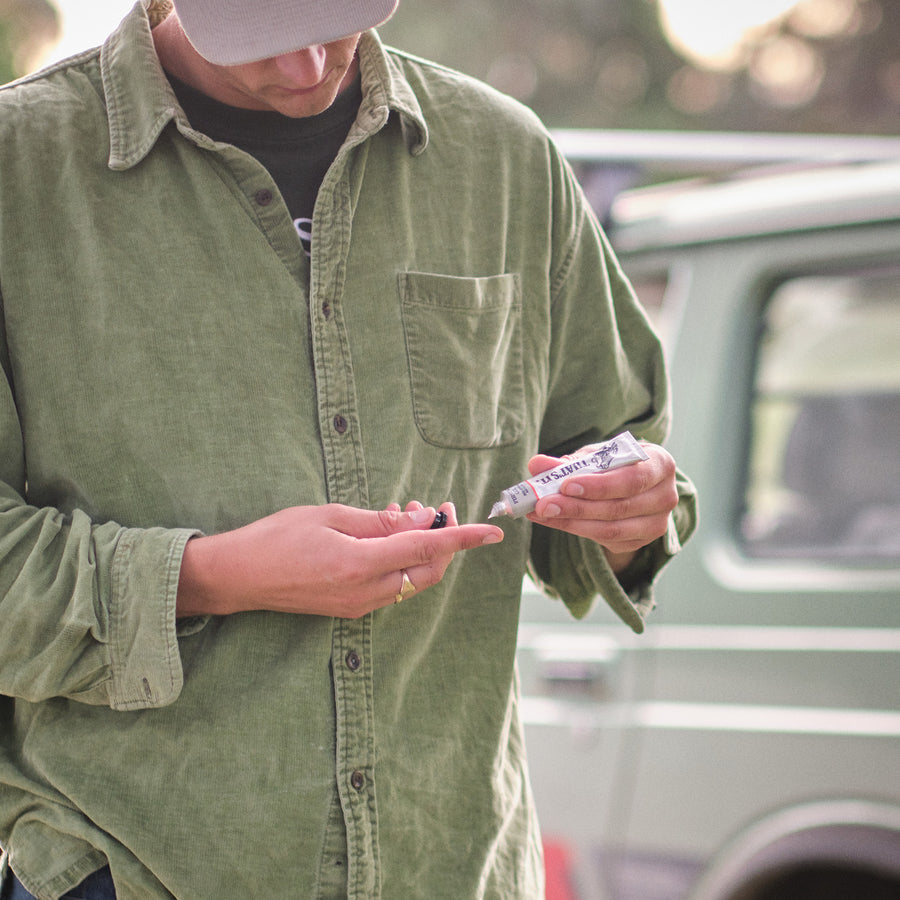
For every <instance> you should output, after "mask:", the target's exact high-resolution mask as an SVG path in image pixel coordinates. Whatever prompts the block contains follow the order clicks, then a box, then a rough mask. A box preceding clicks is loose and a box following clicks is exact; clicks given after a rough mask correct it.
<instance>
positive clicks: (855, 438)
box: [741, 268, 900, 560]
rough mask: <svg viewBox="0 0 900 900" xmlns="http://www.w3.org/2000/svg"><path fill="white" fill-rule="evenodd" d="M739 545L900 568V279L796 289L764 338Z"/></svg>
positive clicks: (859, 274) (781, 303)
mask: <svg viewBox="0 0 900 900" xmlns="http://www.w3.org/2000/svg"><path fill="white" fill-rule="evenodd" d="M751 431H752V434H751V439H750V458H749V466H748V476H747V486H746V492H745V501H744V509H743V514H742V517H741V539H742V541H743V544H744V547H745V550H746V551H747V552H748V553H749V554H750V555H753V556H763V557H781V558H792V557H793V558H827V559H838V560H840V559H843V560H853V559H872V558H897V557H900V270H898V269H895V268H889V269H888V268H886V269H878V270H867V271H855V272H849V273H843V274H838V275H825V276H818V277H801V278H793V279H790V280H788V281H786V282H784V283H782V284H781V285H780V286H779V287H778V289H777V290H776V291H775V292H774V294H773V296H772V298H771V301H770V303H769V304H768V306H767V308H766V312H765V315H764V320H763V323H762V327H761V330H760V344H759V348H758V363H757V368H756V380H755V386H754V397H753V402H752V425H751Z"/></svg>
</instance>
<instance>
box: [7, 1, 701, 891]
mask: <svg viewBox="0 0 900 900" xmlns="http://www.w3.org/2000/svg"><path fill="white" fill-rule="evenodd" d="M360 60H361V71H362V83H363V93H364V99H363V103H362V107H361V109H360V111H359V115H358V118H357V121H356V124H355V125H354V126H353V128H352V129H351V131H350V134H349V135H348V137H347V140H346V142H345V144H344V146H343V148H342V150H341V151H340V153H339V155H338V157H337V159H336V160H335V162H334V164H333V165H332V167H331V168H330V170H329V172H328V174H327V176H326V178H325V181H324V183H323V185H322V187H321V190H320V193H319V196H318V200H317V204H316V209H315V219H314V228H313V232H314V242H313V251H312V257H311V259H310V260H307V259H306V258H305V256H304V254H303V252H302V249H301V246H300V243H299V239H298V237H297V233H296V231H295V229H294V226H293V224H292V222H291V219H290V216H289V214H288V212H287V209H286V208H285V206H284V203H283V201H282V199H281V197H280V195H279V193H278V190H277V187H276V185H275V184H274V182H273V181H272V179H271V178H270V176H269V174H268V173H267V172H266V171H265V169H264V168H263V167H262V166H261V165H260V164H259V163H257V162H256V161H255V160H254V159H253V158H251V157H250V156H248V155H246V154H244V153H242V152H241V151H239V150H237V149H235V148H233V147H230V146H227V145H221V144H215V143H214V142H212V141H211V140H209V139H208V138H207V137H205V136H204V135H202V134H199V133H197V132H195V131H193V130H192V129H191V127H190V125H189V123H188V122H187V121H186V120H185V118H184V115H183V113H182V112H181V110H180V109H179V107H178V105H177V103H176V101H175V97H174V95H173V93H172V91H171V89H170V87H169V85H168V82H167V80H166V79H165V76H164V74H163V72H162V70H161V68H160V66H159V63H158V61H157V58H156V56H155V53H154V49H153V44H152V39H151V35H150V31H149V26H148V22H147V18H146V14H145V13H144V11H143V9H142V7H141V6H140V4H138V5H137V6H136V7H135V8H134V10H133V11H132V12H131V13H130V14H129V15H128V17H127V18H126V19H125V20H124V21H123V24H122V25H121V26H120V27H119V29H118V30H117V31H116V32H115V33H113V35H112V36H111V37H110V38H109V39H108V40H107V41H106V43H105V44H104V45H103V47H102V49H100V50H98V51H96V52H89V53H86V54H83V55H81V56H79V57H76V58H74V59H71V60H68V61H66V62H64V63H61V64H59V65H56V66H54V67H52V68H50V69H49V70H46V71H44V72H42V73H39V74H37V75H35V76H32V77H29V78H27V79H24V80H23V81H21V82H19V83H17V84H15V85H12V86H8V87H6V88H4V89H3V90H2V91H0V293H2V319H0V324H2V328H3V332H2V335H0V361H2V366H3V370H4V372H5V375H6V378H5V379H3V380H2V383H0V480H2V484H0V617H2V619H0V621H2V626H0V694H2V695H3V696H0V846H2V847H3V848H4V850H5V851H6V853H7V854H8V859H9V862H10V864H11V866H12V868H13V869H14V870H15V871H16V874H17V875H18V876H19V878H20V879H21V880H22V881H23V882H24V883H25V884H26V886H28V887H29V888H30V890H32V891H33V892H35V893H37V894H38V896H39V897H41V898H45V897H56V896H58V895H59V894H60V893H61V892H63V891H64V890H66V889H68V888H70V887H71V886H73V885H74V884H76V883H78V882H79V881H80V880H81V879H83V878H84V876H85V875H87V874H88V873H89V872H91V871H92V870H94V869H96V868H98V867H99V866H101V865H103V864H104V863H105V862H106V861H108V862H109V864H110V866H111V868H112V872H113V876H114V879H115V881H116V885H117V889H118V891H119V895H120V896H121V897H122V898H129V900H131V898H138V900H139V898H145V897H146V898H150V897H153V898H156V897H170V896H175V897H178V898H182V900H228V898H240V900H246V898H248V897H266V898H295V897H296V898H312V897H336V896H348V897H353V898H366V900H371V898H378V897H383V898H387V900H409V898H414V897H425V896H427V897H430V898H434V897H441V898H452V900H462V898H476V897H493V898H503V900H513V898H536V897H539V896H540V895H541V891H542V887H541V884H542V873H541V852H540V838H539V833H538V828H537V824H536V818H535V814H534V809H533V805H532V801H531V796H530V791H529V786H528V778H527V770H526V761H525V750H524V747H523V740H522V729H521V725H520V721H519V716H518V711H517V702H518V689H517V684H516V678H515V649H516V627H517V618H518V610H519V596H520V588H521V582H522V577H523V573H524V572H525V571H526V567H527V566H529V565H530V566H531V569H532V572H533V575H534V577H535V578H536V579H537V580H538V581H539V582H541V583H543V585H544V586H545V587H546V589H547V591H548V593H549V594H550V595H551V596H552V597H556V598H561V599H562V600H563V601H564V602H566V603H568V604H569V605H570V607H571V609H572V611H573V613H574V614H575V615H577V616H581V615H584V614H585V613H586V612H587V611H588V609H589V608H590V606H591V604H592V603H593V602H594V598H595V597H597V596H598V595H599V596H602V597H603V598H604V599H605V600H606V602H608V603H609V604H610V605H611V606H612V607H613V609H615V610H616V612H618V614H619V615H620V616H621V617H622V619H623V620H624V621H625V623H626V624H627V625H629V626H630V627H631V628H633V629H635V630H638V631H639V630H641V628H642V621H643V619H644V617H645V615H646V613H647V612H648V611H649V610H650V608H651V607H652V589H651V583H652V581H653V579H654V577H655V575H656V573H657V572H658V570H659V569H660V567H661V566H662V564H663V563H664V562H665V560H666V559H668V557H669V556H671V555H672V554H673V553H674V552H675V551H676V550H677V549H678V546H679V542H680V539H683V538H684V537H686V535H687V534H688V533H689V532H690V530H691V529H692V527H693V504H692V496H691V491H690V487H689V484H688V483H687V481H686V480H685V479H681V481H680V485H681V488H682V491H683V495H684V496H683V501H682V504H681V505H680V507H679V509H678V510H676V512H675V514H674V515H673V517H672V526H671V528H670V532H669V534H668V535H667V536H666V538H664V539H662V540H661V541H659V542H657V543H656V544H655V545H653V546H652V547H651V549H650V551H648V552H647V553H645V554H643V555H642V560H643V563H642V565H640V566H638V567H637V570H636V571H634V572H632V573H631V580H630V582H629V585H628V586H629V591H628V592H626V591H625V590H624V589H623V587H622V586H621V585H620V584H619V583H618V582H617V580H616V579H615V577H614V576H613V574H612V573H611V571H610V570H609V568H608V566H607V565H606V563H605V561H604V557H603V553H602V551H601V550H600V548H599V547H597V546H596V545H594V544H591V543H590V542H586V541H583V540H579V539H576V538H571V537H569V536H566V535H562V534H560V533H558V532H553V531H550V530H547V529H543V528H535V527H534V526H532V525H531V524H530V523H528V522H527V521H525V520H516V521H512V520H506V521H504V522H503V527H504V530H505V532H506V539H505V541H504V542H503V543H502V544H499V545H496V546H494V547H489V548H483V549H481V550H477V551H470V552H468V553H465V554H460V555H458V556H457V557H456V559H455V560H454V561H453V563H452V564H451V566H450V568H449V570H448V571H447V574H446V576H445V578H444V579H443V581H442V582H441V583H440V584H439V585H437V586H435V587H433V588H430V589H428V590H426V591H423V592H422V593H421V594H419V595H418V596H416V597H415V598H414V599H413V600H410V601H407V602H406V603H404V604H402V605H401V606H391V607H388V608H385V609H382V610H379V611H377V612H375V613H373V614H371V615H368V616H365V617H364V618H362V619H359V620H353V621H350V620H341V619H330V618H325V617H314V616H299V615H297V616H290V615H284V614H277V613H265V612H263V613H243V614H237V615H232V616H228V617H209V618H202V619H193V620H181V621H176V618H175V595H176V586H177V582H178V573H179V565H180V559H181V555H182V551H183V548H184V545H185V543H186V542H187V540H188V539H189V538H190V537H191V536H192V535H195V534H199V533H215V532H219V531H223V530H227V529H231V528H234V527H237V526H240V525H243V524H245V523H247V522H250V521H252V520H254V519H257V518H259V517H262V516H265V515H267V514H270V513H272V512H275V511H277V510H279V509H281V508H284V507H287V506H292V505H298V504H322V503H326V502H337V503H344V504H351V505H354V506H358V507H365V508H373V509H376V508H383V507H384V506H386V505H387V504H388V503H390V502H392V501H397V502H400V503H405V502H407V501H408V500H412V499H417V500H420V501H422V502H423V503H426V504H429V505H437V504H439V503H441V502H443V501H445V500H452V501H453V502H454V503H455V504H456V506H457V509H458V512H459V518H460V521H480V520H484V518H485V517H486V515H487V513H488V510H489V509H490V506H491V504H492V503H493V502H494V501H495V500H496V499H497V497H498V495H499V492H500V490H501V489H503V488H505V487H507V486H509V485H510V484H512V483H514V482H516V481H518V480H520V479H521V477H522V476H523V474H524V473H525V472H526V462H527V460H528V459H529V457H530V456H532V455H533V454H534V453H535V452H536V451H538V450H539V449H541V450H544V451H548V452H558V451H565V450H570V449H573V448H574V447H576V446H578V445H580V444H583V443H585V442H588V441H590V440H597V439H599V438H602V437H606V436H609V435H611V434H614V433H616V432H617V431H619V430H622V429H624V428H631V429H632V430H633V431H634V432H635V433H636V434H638V435H640V436H642V437H644V438H647V439H649V440H651V441H657V442H660V441H662V440H663V439H664V437H665V434H666V429H667V427H668V420H667V415H668V412H667V410H668V400H667V382H666V374H665V370H664V366H663V361H662V355H661V351H660V347H659V343H658V341H657V338H656V337H655V335H654V334H653V333H652V331H651V330H650V328H649V327H648V324H647V322H646V319H645V317H644V314H643V313H642V312H641V310H640V309H639V307H638V305H637V304H636V302H635V300H634V298H633V296H632V293H631V291H630V288H629V287H628V285H627V283H626V282H625V280H624V279H623V276H622V275H621V273H620V271H619V268H618V266H617V264H616V262H615V260H614V258H613V257H612V255H611V253H610V251H609V248H608V246H607V244H606V242H605V239H604V237H603V236H602V234H601V232H600V229H599V227H598V226H597V223H596V221H595V219H594V218H593V217H592V215H591V213H590V212H589V210H588V209H587V206H586V204H585V201H584V199H583V198H582V195H581V193H580V191H579V189H578V187H577V185H576V183H575V181H574V179H573V177H572V175H571V172H570V171H569V169H568V167H567V166H566V164H565V162H564V161H563V160H562V159H561V158H560V155H559V153H558V152H557V150H556V149H555V148H554V146H553V144H552V142H551V140H550V139H549V137H548V135H547V133H546V131H545V130H544V129H543V128H542V127H541V125H540V124H539V123H538V122H537V121H536V120H535V118H534V117H533V116H532V115H531V114H530V113H529V112H527V111H526V110H524V109H523V108H521V107H520V106H518V105H517V104H515V103H514V102H512V101H510V100H508V99H506V98H504V97H502V96H501V95H499V94H497V93H495V92H493V91H491V90H489V89H488V88H486V87H484V86H481V85H479V84H478V83H476V82H474V81H472V80H470V79H468V78H466V77H463V76H461V75H459V74H456V73H453V72H450V71H447V70H445V69H443V68H440V67H438V66H435V65H432V64H429V63H427V62H424V61H421V60H418V59H415V58H412V57H410V56H408V55H405V54H402V53H398V52H396V51H392V50H387V49H385V48H384V47H383V46H382V45H381V44H380V42H379V40H378V38H377V36H376V35H375V34H374V33H369V34H366V35H365V36H364V37H363V41H362V44H361V47H360ZM398 578H399V575H398ZM548 602H553V601H552V600H550V599H548Z"/></svg>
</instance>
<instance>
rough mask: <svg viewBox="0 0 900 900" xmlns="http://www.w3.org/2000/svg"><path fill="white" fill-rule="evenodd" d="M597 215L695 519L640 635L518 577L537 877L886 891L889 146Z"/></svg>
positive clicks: (582, 899)
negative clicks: (646, 334) (665, 393)
mask: <svg viewBox="0 0 900 900" xmlns="http://www.w3.org/2000/svg"><path fill="white" fill-rule="evenodd" d="M738 140H739V139H738ZM850 155H851V156H852V154H850ZM885 155H886V156H890V155H892V154H891V153H888V154H885ZM893 155H894V156H895V157H896V158H897V159H900V153H898V152H896V147H895V148H894V150H893ZM582 171H583V170H582ZM595 174H596V173H595ZM584 183H585V186H586V187H587V186H588V180H587V179H586V180H585V182H584ZM599 212H600V214H601V216H602V218H603V219H604V220H605V222H606V223H607V228H608V232H609V234H610V237H611V240H612V241H613V244H614V246H615V248H616V251H617V254H618V256H619V259H620V261H621V263H622V265H623V267H624V269H625V271H626V272H627V274H628V275H629V276H630V278H631V280H632V283H633V284H634V286H635V289H636V291H637V293H638V295H639V296H640V297H641V299H642V301H643V302H645V303H646V304H647V306H648V309H649V310H650V312H651V315H652V317H653V318H654V319H655V321H656V323H657V326H658V328H659V330H660V333H661V335H662V336H663V339H664V343H665V345H666V350H667V355H668V359H669V365H670V371H671V380H672V388H673V395H674V400H675V404H674V427H673V430H672V435H671V439H670V440H669V441H668V445H667V446H668V447H669V449H670V450H671V452H672V454H673V455H674V457H675V458H676V459H677V460H678V463H679V465H680V466H681V467H682V468H683V470H684V471H685V472H687V473H688V474H689V475H690V477H691V478H692V479H693V480H694V482H695V484H696V486H697V489H698V494H699V498H700V527H699V528H698V530H697V532H696V534H695V535H694V537H693V538H692V540H691V541H690V542H689V543H688V544H687V546H686V547H685V549H684V551H683V552H682V554H680V555H679V556H678V557H677V558H676V559H675V560H673V561H672V562H671V563H670V565H669V566H668V567H667V568H666V569H665V570H664V572H663V573H662V575H661V577H660V580H659V582H658V585H657V592H656V596H657V601H658V608H657V609H656V610H655V611H654V612H653V613H652V615H651V617H650V620H649V622H648V627H647V630H646V632H645V633H644V634H643V635H634V634H632V633H631V632H630V631H629V630H628V629H627V628H626V627H625V626H624V625H622V624H621V623H619V622H618V621H617V620H616V619H615V617H614V616H613V615H612V614H611V613H610V612H609V611H608V610H607V609H606V608H605V607H604V606H603V605H602V603H600V604H598V606H597V608H596V609H595V610H594V611H593V612H592V613H591V614H590V616H589V617H588V618H587V619H586V620H584V621H582V622H575V621H573V620H572V619H571V618H570V617H569V615H568V614H567V612H566V611H565V610H564V608H562V605H561V604H559V603H556V602H553V601H551V600H548V599H547V598H546V597H543V596H542V595H540V594H539V593H538V592H537V591H536V590H535V589H534V588H533V587H532V586H530V585H528V584H527V583H526V589H525V592H524V597H523V611H522V619H521V627H520V639H519V656H518V663H519V669H520V677H521V684H522V696H523V701H522V711H523V717H524V721H525V729H526V742H527V749H528V758H529V767H530V770H531V777H532V783H533V789H534V793H535V800H536V803H537V808H538V815H539V817H540V820H541V825H542V830H543V834H544V842H545V855H546V862H547V873H548V874H547V898H548V900H576V898H577V900H813V898H815V900H888V898H890V900H896V898H898V897H900V162H893V161H891V160H890V159H888V160H887V161H872V160H867V161H852V160H848V161H843V162H840V163H839V164H831V163H829V164H825V163H824V162H822V161H821V160H820V161H819V162H818V163H816V164H812V165H811V164H809V161H808V160H807V161H806V163H804V164H803V165H799V164H796V163H795V164H793V165H790V166H788V167H786V168H785V167H781V168H779V169H778V170H775V171H768V170H767V171H763V172H760V171H758V170H757V171H754V172H752V173H750V174H747V173H741V174H739V175H730V176H728V177H724V178H716V179H711V180H710V179H706V180H704V181H702V182H697V181H693V182H690V183H688V184H686V185H685V184H679V185H677V186H667V187H664V188H662V187H651V188H644V189H638V190H633V191H627V192H625V193H623V194H619V195H618V196H617V197H616V198H615V200H614V201H613V202H612V205H611V207H610V208H609V209H608V210H607V209H604V210H602V211H599Z"/></svg>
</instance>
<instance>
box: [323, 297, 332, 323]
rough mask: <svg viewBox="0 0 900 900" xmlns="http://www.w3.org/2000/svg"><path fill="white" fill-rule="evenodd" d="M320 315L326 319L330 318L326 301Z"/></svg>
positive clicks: (329, 309) (329, 310)
mask: <svg viewBox="0 0 900 900" xmlns="http://www.w3.org/2000/svg"><path fill="white" fill-rule="evenodd" d="M322 315H323V316H324V317H325V318H326V319H330V318H331V304H330V303H329V302H328V301H327V300H326V301H325V302H324V303H323V304H322Z"/></svg>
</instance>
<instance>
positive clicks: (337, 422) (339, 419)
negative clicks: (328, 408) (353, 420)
mask: <svg viewBox="0 0 900 900" xmlns="http://www.w3.org/2000/svg"><path fill="white" fill-rule="evenodd" d="M347 427H348V423H347V420H346V419H345V418H344V417H343V416H335V417H334V430H335V431H336V432H337V433H338V434H343V433H344V432H345V431H346V430H347Z"/></svg>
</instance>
